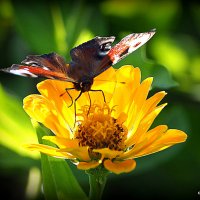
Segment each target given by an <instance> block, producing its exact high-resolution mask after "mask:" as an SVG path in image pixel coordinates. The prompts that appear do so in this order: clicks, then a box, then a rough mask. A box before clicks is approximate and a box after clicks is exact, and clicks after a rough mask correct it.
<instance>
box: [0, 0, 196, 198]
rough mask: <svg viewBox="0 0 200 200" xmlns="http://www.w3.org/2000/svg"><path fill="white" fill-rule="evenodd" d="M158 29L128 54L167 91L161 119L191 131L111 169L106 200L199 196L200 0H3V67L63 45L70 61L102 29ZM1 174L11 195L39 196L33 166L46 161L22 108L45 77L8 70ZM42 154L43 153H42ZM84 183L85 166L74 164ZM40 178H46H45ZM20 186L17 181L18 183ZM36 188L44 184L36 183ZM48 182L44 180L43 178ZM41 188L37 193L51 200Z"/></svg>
mask: <svg viewBox="0 0 200 200" xmlns="http://www.w3.org/2000/svg"><path fill="white" fill-rule="evenodd" d="M152 28H156V29H157V33H156V35H155V36H154V37H153V38H152V39H151V40H150V41H149V42H148V43H147V44H146V45H144V46H143V47H141V48H140V49H138V50H137V51H135V52H134V53H132V54H131V55H129V56H128V57H127V58H125V59H124V60H123V61H120V63H118V64H117V65H116V66H114V67H116V68H118V67H120V66H121V65H124V64H132V65H134V66H137V67H140V68H141V70H142V75H143V78H145V77H147V76H153V77H154V83H153V90H152V91H151V93H152V94H153V93H155V92H156V91H157V90H166V91H167V92H168V95H167V97H166V98H165V99H164V101H165V102H168V106H167V108H165V109H164V110H163V111H162V113H161V115H160V116H159V118H158V119H157V120H156V122H155V124H167V125H169V127H170V128H177V129H181V130H183V131H186V132H187V133H188V135H189V137H188V140H187V141H186V143H184V144H180V145H177V146H175V147H173V148H171V149H167V150H165V151H163V152H160V153H157V154H155V155H151V156H148V157H144V158H140V159H138V160H137V168H136V170H135V171H133V172H132V173H130V174H122V175H119V176H116V175H115V176H113V175H112V176H110V178H109V179H108V183H107V185H106V188H105V194H104V199H109V198H110V197H111V196H112V197H114V196H115V195H116V196H118V198H120V197H122V195H123V198H124V197H127V198H129V199H132V198H135V199H144V198H155V197H157V198H161V197H163V196H165V198H166V199H196V198H198V191H200V181H199V180H200V173H199V166H200V155H199V152H200V147H199V141H200V134H199V133H200V126H199V113H200V43H199V40H200V4H199V3H198V2H196V1H192V0H191V1H181V0H174V1H172V0H167V1H158V0H154V1H153V0H145V1H139V0H133V1H131V0H124V1H121V0H103V1H94V0H93V1H92V0H88V1H79V0H78V1H61V0H60V1H45V0H44V1H28V2H20V1H14V0H13V1H11V0H1V1H0V52H1V53H0V59H1V66H0V67H2V68H5V67H9V66H11V65H12V64H13V63H20V62H21V61H22V60H23V59H24V58H25V57H26V56H27V55H30V54H44V53H49V52H52V51H55V52H57V53H59V54H60V55H62V56H64V57H65V58H66V61H68V62H69V61H70V56H69V51H70V49H71V48H73V47H74V46H76V45H78V44H81V43H82V42H85V41H87V40H89V39H91V38H93V37H94V36H96V35H99V36H111V35H114V36H116V42H118V41H119V40H120V39H121V38H122V37H124V36H125V35H127V34H129V33H132V32H145V31H148V30H150V29H152ZM0 80H1V85H2V87H1V88H0V144H1V146H0V155H1V159H0V170H1V173H0V177H1V180H2V181H1V183H2V186H1V190H2V192H1V193H2V194H6V195H7V197H8V199H22V200H23V199H31V197H30V195H29V194H28V193H27V191H28V190H27V185H28V183H29V179H30V176H29V175H30V174H31V173H30V172H32V168H33V167H37V168H40V165H39V161H38V160H36V159H35V157H34V158H33V157H30V155H33V154H32V152H31V154H30V152H25V151H24V150H22V148H21V144H22V143H27V142H29V141H31V142H33V143H34V142H35V139H36V135H35V134H34V130H33V129H32V127H31V124H30V121H29V119H28V117H27V116H26V114H25V113H24V111H23V108H22V99H23V98H24V97H25V96H26V95H28V94H31V93H36V92H37V90H36V87H35V86H36V83H37V82H39V81H41V79H27V78H23V77H17V76H14V75H9V74H3V73H1V74H0ZM36 157H37V156H36ZM69 165H70V167H71V169H72V170H73V173H74V174H75V175H76V177H78V180H79V182H80V184H81V186H82V187H83V189H84V190H85V191H86V192H87V191H88V180H87V176H85V174H84V172H82V171H78V170H76V167H75V166H73V165H71V164H70V163H69ZM121 183H125V184H121ZM38 184H40V183H38ZM16 185H17V187H16ZM34 187H38V185H37V186H34ZM39 187H41V185H39ZM41 194H42V192H41V191H40V190H39V192H38V191H37V194H35V195H33V196H34V198H33V196H32V199H43V198H44V197H43V196H42V195H41Z"/></svg>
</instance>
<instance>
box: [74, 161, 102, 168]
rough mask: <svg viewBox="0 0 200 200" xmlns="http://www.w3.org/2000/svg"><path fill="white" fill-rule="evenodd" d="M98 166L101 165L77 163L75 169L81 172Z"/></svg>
mask: <svg viewBox="0 0 200 200" xmlns="http://www.w3.org/2000/svg"><path fill="white" fill-rule="evenodd" d="M100 164H101V162H98V161H91V162H79V163H78V165H77V168H78V169H81V170H88V169H92V168H96V167H98V166H99V165H100Z"/></svg>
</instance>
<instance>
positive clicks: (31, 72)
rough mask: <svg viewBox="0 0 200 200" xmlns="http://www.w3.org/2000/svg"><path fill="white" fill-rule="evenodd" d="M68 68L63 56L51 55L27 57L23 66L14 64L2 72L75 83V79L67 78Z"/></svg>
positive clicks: (22, 63)
mask: <svg viewBox="0 0 200 200" xmlns="http://www.w3.org/2000/svg"><path fill="white" fill-rule="evenodd" d="M68 67H69V66H68V65H66V64H65V61H64V59H63V58H62V57H61V56H59V55H58V54H56V53H50V54H43V55H30V56H27V57H26V59H25V60H23V61H22V62H21V65H18V64H13V65H12V66H11V67H10V68H6V69H1V71H5V72H8V73H12V74H16V75H20V76H27V77H33V78H36V77H45V78H50V79H58V80H64V81H70V82H73V79H71V78H70V77H68V76H67V69H68Z"/></svg>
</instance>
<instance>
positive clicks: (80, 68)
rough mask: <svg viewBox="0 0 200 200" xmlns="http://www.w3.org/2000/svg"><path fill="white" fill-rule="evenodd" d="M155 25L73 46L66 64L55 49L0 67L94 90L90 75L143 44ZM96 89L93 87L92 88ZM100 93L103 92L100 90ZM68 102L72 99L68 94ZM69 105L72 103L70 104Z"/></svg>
mask: <svg viewBox="0 0 200 200" xmlns="http://www.w3.org/2000/svg"><path fill="white" fill-rule="evenodd" d="M155 32H156V31H155V29H153V30H151V31H149V32H144V33H132V34H129V35H127V36H126V37H124V38H123V39H122V40H121V41H120V42H119V43H117V44H116V45H114V46H113V47H112V46H111V44H112V43H113V42H114V40H115V37H114V36H111V37H99V36H96V37H95V38H93V39H91V40H89V41H87V42H85V43H83V44H81V45H79V46H77V47H75V48H73V49H72V50H71V51H70V56H71V61H70V62H69V63H68V64H66V63H65V60H64V58H63V57H61V56H60V55H58V54H57V53H54V52H53V53H49V54H43V55H29V56H27V57H26V59H25V60H23V61H22V62H21V64H13V65H12V66H11V67H9V68H4V69H1V71H4V72H8V73H12V74H16V75H20V76H27V77H33V78H36V77H44V78H48V79H57V80H61V81H68V82H72V83H73V88H66V92H67V93H68V90H71V89H75V90H77V91H80V93H79V95H78V96H77V98H76V99H75V100H74V101H76V100H77V99H78V98H79V97H80V96H81V94H82V93H84V92H88V91H94V90H92V89H91V87H92V84H93V81H94V78H95V77H96V76H98V75H99V74H101V73H102V72H104V71H105V70H107V69H108V68H110V67H112V66H113V65H114V64H116V63H117V62H119V61H120V60H122V59H123V58H125V57H126V56H127V55H129V54H130V53H132V52H133V51H135V50H136V49H138V48H139V47H141V46H142V45H143V44H145V43H146V42H147V41H148V40H149V39H150V38H151V37H152V36H153V35H154V34H155ZM95 91H96V90H95ZM98 91H101V92H102V94H103V97H104V101H105V96H104V93H103V91H102V90H98ZM68 95H69V96H70V94H69V93H68ZM70 98H71V100H72V103H73V99H72V97H71V96H70ZM71 105H72V104H71Z"/></svg>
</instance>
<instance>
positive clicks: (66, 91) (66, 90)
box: [60, 88, 75, 108]
mask: <svg viewBox="0 0 200 200" xmlns="http://www.w3.org/2000/svg"><path fill="white" fill-rule="evenodd" d="M74 89H75V88H65V92H64V93H62V94H61V95H60V97H62V96H63V95H64V94H66V93H67V94H68V96H69V97H70V99H71V104H70V105H69V106H68V108H70V107H71V106H72V105H73V98H72V96H71V95H70V93H69V92H68V90H74Z"/></svg>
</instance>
